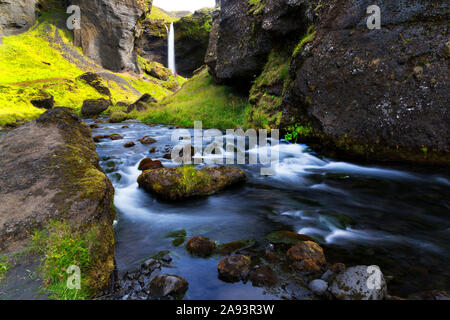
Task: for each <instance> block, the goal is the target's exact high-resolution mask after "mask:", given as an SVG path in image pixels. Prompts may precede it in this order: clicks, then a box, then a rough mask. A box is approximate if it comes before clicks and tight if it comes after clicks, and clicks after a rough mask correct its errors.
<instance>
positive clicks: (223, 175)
mask: <svg viewBox="0 0 450 320" xmlns="http://www.w3.org/2000/svg"><path fill="white" fill-rule="evenodd" d="M245 180H246V175H245V173H244V171H242V170H240V169H238V168H236V167H207V168H203V169H200V170H199V169H194V168H193V167H181V168H161V169H155V170H150V171H146V172H144V173H142V174H141V175H140V176H139V178H138V183H139V186H140V187H141V188H144V189H145V190H146V191H148V192H150V193H152V194H154V195H156V196H157V197H160V198H162V199H167V200H181V199H186V198H191V197H197V196H207V195H211V194H214V193H216V192H218V191H220V190H223V189H225V188H227V187H229V186H232V185H235V184H239V183H243V182H245Z"/></svg>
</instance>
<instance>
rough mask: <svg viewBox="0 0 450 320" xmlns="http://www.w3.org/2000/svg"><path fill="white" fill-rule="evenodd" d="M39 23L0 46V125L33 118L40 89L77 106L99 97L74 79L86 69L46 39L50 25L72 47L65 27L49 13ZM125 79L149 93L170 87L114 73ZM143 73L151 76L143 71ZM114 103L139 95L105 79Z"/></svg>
mask: <svg viewBox="0 0 450 320" xmlns="http://www.w3.org/2000/svg"><path fill="white" fill-rule="evenodd" d="M41 20H43V21H44V22H43V23H41V24H39V22H38V24H37V25H36V26H35V27H34V28H33V29H31V30H30V31H28V32H26V33H23V34H21V35H17V36H9V37H5V38H3V44H2V45H0V127H2V126H5V125H8V124H9V125H12V124H15V123H16V122H20V121H25V120H30V119H33V118H35V117H37V116H39V115H40V114H41V113H42V112H44V111H45V110H43V109H37V108H35V107H34V106H33V105H32V104H31V103H30V102H29V101H30V100H31V99H32V98H33V97H36V96H37V95H38V93H39V91H40V90H44V91H46V92H48V93H50V94H52V95H53V96H54V98H55V105H56V106H65V107H71V108H74V109H76V110H79V109H80V108H81V105H82V103H83V101H84V100H85V99H93V98H100V97H102V95H101V94H99V93H98V92H97V91H96V90H94V89H93V88H92V87H90V86H88V85H87V84H86V83H84V82H83V81H81V80H78V79H76V78H77V77H78V76H80V75H81V74H83V73H84V72H86V71H95V70H81V69H80V68H78V67H77V66H76V65H75V64H74V63H71V62H70V61H68V60H66V59H65V58H64V57H63V56H62V55H61V53H60V51H59V50H58V47H56V46H55V45H53V47H52V46H51V44H50V43H49V41H48V39H47V31H48V28H50V29H51V32H52V33H53V32H59V34H60V36H61V38H62V39H63V41H64V43H65V44H66V45H68V46H71V43H72V39H71V35H70V34H69V33H68V32H65V31H63V30H57V29H56V27H55V26H54V25H53V24H51V23H49V22H51V18H50V15H43V16H42V17H41V19H40V21H41ZM116 75H118V76H120V77H122V78H123V79H124V80H126V81H127V82H128V83H129V84H130V85H131V86H133V87H134V88H136V89H137V90H138V91H140V92H141V93H150V94H152V95H153V96H154V97H155V98H157V99H162V98H163V97H165V96H167V95H169V94H170V93H171V92H170V91H169V90H168V89H167V88H164V87H163V83H162V82H161V81H159V80H157V79H149V81H142V79H139V78H136V77H133V76H131V75H123V74H116ZM147 78H150V77H148V76H147ZM106 84H107V85H108V86H109V87H110V90H111V93H112V100H113V102H117V101H127V102H133V101H134V100H136V99H137V98H139V96H138V95H136V94H135V93H133V92H131V91H130V90H129V89H124V88H121V87H120V86H119V85H117V83H115V82H113V81H107V82H106Z"/></svg>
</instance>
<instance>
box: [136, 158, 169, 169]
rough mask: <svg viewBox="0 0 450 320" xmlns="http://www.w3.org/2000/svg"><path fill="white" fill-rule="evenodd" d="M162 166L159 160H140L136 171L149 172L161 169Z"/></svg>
mask: <svg viewBox="0 0 450 320" xmlns="http://www.w3.org/2000/svg"><path fill="white" fill-rule="evenodd" d="M162 167H163V165H162V163H161V161H159V160H152V159H150V158H145V159H142V160H141V162H139V166H138V170H141V171H145V170H151V169H159V168H162Z"/></svg>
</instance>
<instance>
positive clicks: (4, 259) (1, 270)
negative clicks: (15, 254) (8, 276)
mask: <svg viewBox="0 0 450 320" xmlns="http://www.w3.org/2000/svg"><path fill="white" fill-rule="evenodd" d="M10 267H11V266H10V264H9V259H8V256H0V281H1V280H2V279H3V277H4V276H5V273H6V272H7V271H8V270H9V268H10Z"/></svg>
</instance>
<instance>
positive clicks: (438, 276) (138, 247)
mask: <svg viewBox="0 0 450 320" xmlns="http://www.w3.org/2000/svg"><path fill="white" fill-rule="evenodd" d="M87 122H88V123H92V121H91V120H87ZM123 125H124V124H100V128H98V129H93V135H97V134H112V133H119V134H121V135H123V136H124V138H125V139H124V140H117V141H110V140H105V141H103V142H100V143H98V144H97V151H98V154H99V156H100V159H101V165H102V167H103V168H104V169H105V171H107V172H108V176H109V177H110V178H111V180H112V182H113V184H114V187H115V190H116V194H115V201H114V203H115V206H116V208H117V211H118V217H117V223H116V225H115V230H116V240H117V244H116V261H117V265H118V269H119V271H121V272H124V271H126V270H129V269H132V268H134V267H136V266H138V265H139V264H140V263H141V262H142V260H143V259H145V258H146V257H149V256H151V255H153V254H155V253H157V252H159V251H162V250H170V251H171V253H170V255H171V256H172V258H173V259H174V265H175V266H176V268H172V269H169V270H164V271H165V272H166V273H170V274H177V275H180V276H183V277H184V278H186V280H187V281H188V282H189V290H188V291H187V293H186V296H185V299H271V298H280V297H282V296H283V295H280V294H274V293H272V292H267V291H265V290H264V289H262V288H256V287H253V286H252V285H251V284H250V283H247V284H243V283H238V284H228V283H225V282H222V281H220V280H219V279H218V278H217V267H216V266H217V263H218V261H219V259H220V258H219V257H212V258H209V259H202V258H194V257H191V256H190V255H189V254H188V253H187V252H186V251H185V249H184V247H183V246H179V247H174V246H173V245H172V243H171V240H172V239H170V238H167V237H166V235H167V234H168V233H169V232H172V231H175V230H180V229H183V230H186V232H187V238H189V237H192V236H195V235H203V236H206V237H209V238H211V239H214V240H216V241H219V242H221V243H224V242H229V241H234V240H240V239H254V240H256V241H258V242H259V243H264V242H265V236H266V235H267V234H268V233H270V232H273V231H278V230H292V231H296V232H298V233H302V234H307V235H310V236H313V237H314V238H316V239H317V240H318V241H319V242H320V243H321V245H322V246H323V248H324V250H325V255H326V256H327V260H328V261H330V262H333V263H334V262H344V263H346V264H347V265H356V264H365V265H371V264H377V265H379V266H380V267H381V269H382V271H383V273H384V274H385V275H386V276H388V278H389V279H390V281H389V283H388V289H389V292H390V294H394V295H400V296H403V297H405V296H407V295H408V294H411V293H415V292H419V291H424V290H430V289H444V290H449V289H450V280H449V279H450V277H449V274H450V272H449V266H450V263H449V262H450V250H449V248H450V219H449V198H448V195H449V175H448V171H447V169H446V168H434V169H426V170H425V169H418V168H412V167H383V166H366V165H357V164H352V163H346V162H341V161H333V160H330V159H325V158H320V157H318V156H317V155H315V154H314V152H312V151H311V150H309V149H308V147H307V146H305V145H293V144H287V143H282V144H281V145H280V161H279V162H278V163H277V165H276V174H275V175H273V176H261V175H260V166H259V165H241V166H240V167H241V168H242V169H244V170H245V171H246V173H247V175H248V182H247V183H246V184H245V185H244V186H241V187H236V188H231V189H228V190H225V191H223V192H221V193H219V194H217V195H213V196H210V197H206V198H200V199H194V200H189V201H184V202H178V203H169V202H162V201H158V200H156V199H155V198H154V197H153V196H152V195H150V194H148V193H146V192H145V191H143V190H142V189H139V188H138V185H137V182H136V179H137V177H138V175H139V174H140V171H138V169H137V166H138V164H139V161H140V160H141V159H143V158H145V157H151V158H152V159H158V160H161V161H162V162H163V165H164V166H166V167H170V166H174V164H173V163H172V162H171V161H170V160H165V159H163V158H162V157H163V155H164V154H165V153H167V148H168V147H170V146H173V143H172V142H171V134H172V132H173V129H169V128H168V127H165V126H147V125H145V124H142V123H138V122H129V123H127V126H129V128H127V129H123V128H122V126H123ZM144 136H150V137H152V138H155V139H157V140H158V142H157V143H156V144H154V145H150V146H145V145H142V144H140V143H136V146H135V147H133V148H130V149H126V148H124V147H123V144H124V143H125V142H127V141H135V142H136V141H137V139H140V138H142V137H144ZM153 146H156V148H157V151H156V153H153V154H149V149H150V148H151V147H153ZM256 152H257V151H256Z"/></svg>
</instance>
